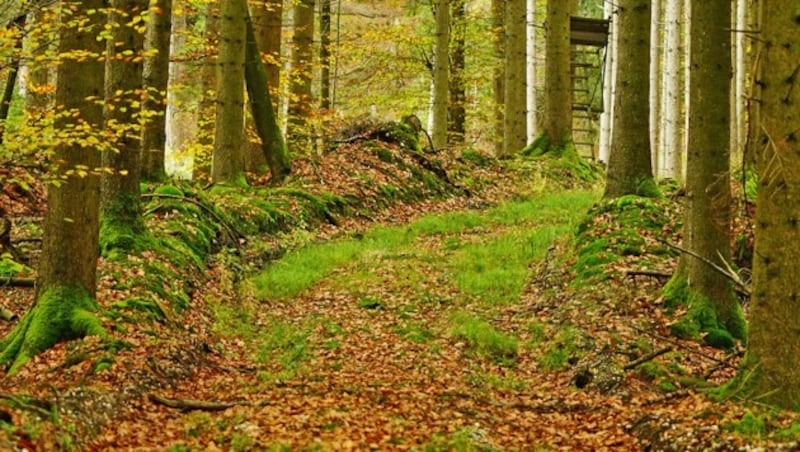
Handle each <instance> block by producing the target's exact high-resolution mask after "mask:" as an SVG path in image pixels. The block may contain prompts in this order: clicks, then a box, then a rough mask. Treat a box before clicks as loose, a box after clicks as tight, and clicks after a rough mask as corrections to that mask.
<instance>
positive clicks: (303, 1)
mask: <svg viewBox="0 0 800 452" xmlns="http://www.w3.org/2000/svg"><path fill="white" fill-rule="evenodd" d="M293 11H294V38H293V39H292V44H293V46H292V74H291V79H290V82H289V85H290V86H289V91H290V93H291V94H290V96H289V112H288V114H289V130H288V133H287V135H288V138H289V143H290V144H291V145H292V146H296V147H298V148H299V149H306V150H308V149H310V148H311V141H310V140H311V130H310V129H311V124H309V119H310V118H311V103H312V100H313V99H312V95H311V76H312V74H313V65H312V59H313V55H314V0H300V1H299V2H297V3H296V4H295V5H294V9H293Z"/></svg>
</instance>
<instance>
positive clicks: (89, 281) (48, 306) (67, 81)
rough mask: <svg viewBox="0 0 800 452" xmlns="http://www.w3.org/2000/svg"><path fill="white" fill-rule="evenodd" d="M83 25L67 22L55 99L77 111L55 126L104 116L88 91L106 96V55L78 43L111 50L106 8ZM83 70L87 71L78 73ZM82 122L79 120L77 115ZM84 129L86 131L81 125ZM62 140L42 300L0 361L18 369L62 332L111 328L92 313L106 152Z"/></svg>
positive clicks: (90, 2)
mask: <svg viewBox="0 0 800 452" xmlns="http://www.w3.org/2000/svg"><path fill="white" fill-rule="evenodd" d="M105 6H106V5H105V2H104V1H103V0H84V1H83V2H82V3H80V5H79V7H78V8H77V10H76V11H74V14H72V15H70V16H69V17H68V19H67V18H66V17H65V19H64V20H69V21H70V22H71V21H73V20H75V19H76V18H79V17H81V16H82V15H84V14H86V12H88V11H89V10H94V11H97V10H100V9H101V8H104V7H105ZM84 17H85V21H82V23H81V27H80V29H74V28H65V29H62V31H61V36H60V38H59V43H58V53H59V55H64V57H62V61H61V62H60V65H59V76H58V85H57V87H56V94H55V101H56V104H57V105H58V106H59V108H61V109H63V111H65V112H74V114H65V115H59V116H58V117H57V118H56V122H55V128H56V129H57V130H61V131H69V130H75V129H76V128H77V130H85V131H88V133H93V132H95V131H98V130H100V128H101V127H102V124H103V107H102V105H101V104H100V103H99V102H94V101H87V99H102V98H103V72H104V70H103V63H101V62H99V61H98V59H96V58H82V57H80V56H79V57H74V56H73V57H72V58H69V56H68V55H83V53H76V51H80V52H84V51H88V52H92V53H94V54H96V55H101V54H102V53H103V50H104V49H103V47H104V45H105V44H104V42H103V41H102V40H97V39H96V36H97V35H98V33H100V31H101V30H102V29H103V24H104V23H105V16H104V15H103V14H97V13H95V14H86V15H85V16H84ZM75 74H80V76H79V77H75V76H74V75H75ZM76 122H77V123H76ZM74 133H79V134H82V133H83V132H77V131H76V132H74ZM74 138H75V139H72V140H62V141H61V142H60V143H59V144H58V145H57V146H56V148H55V150H54V156H53V161H55V162H59V163H60V165H59V166H58V167H57V168H55V169H54V170H53V171H54V172H53V173H52V176H54V180H58V181H59V182H60V183H59V184H48V185H47V192H48V193H47V195H48V196H47V202H48V205H47V212H46V213H45V218H44V234H43V237H44V238H43V242H42V256H41V260H40V263H39V272H38V273H39V278H38V281H37V293H36V302H35V304H34V306H33V308H32V309H31V310H30V311H29V312H28V313H27V314H26V315H25V317H23V319H22V320H21V321H20V323H19V324H17V326H16V327H15V328H14V330H13V331H12V332H11V333H10V334H9V335H8V336H7V337H6V338H5V339H4V340H3V341H2V342H0V350H2V351H1V352H0V363H2V364H11V367H10V369H9V372H10V373H13V372H16V371H17V370H18V369H19V368H20V367H21V366H22V365H23V364H24V363H25V362H26V361H28V360H29V359H30V358H31V357H32V356H34V355H36V354H37V353H40V352H42V351H44V350H46V349H47V348H49V347H51V346H52V345H53V344H55V343H56V342H58V341H60V340H62V339H73V338H76V337H81V336H84V335H87V334H103V329H102V327H101V326H100V322H99V321H98V320H97V319H96V318H95V317H94V316H93V315H92V314H91V312H92V311H94V310H96V308H97V304H96V302H95V300H94V293H95V283H96V268H97V254H98V253H97V251H98V230H99V221H98V220H99V201H100V177H99V174H97V172H96V171H95V170H94V169H95V168H99V167H100V164H101V162H100V152H99V149H98V148H97V147H95V146H86V145H85V141H84V140H81V138H85V136H83V135H80V136H74Z"/></svg>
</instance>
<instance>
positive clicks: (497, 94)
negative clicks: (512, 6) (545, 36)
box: [492, 0, 506, 155]
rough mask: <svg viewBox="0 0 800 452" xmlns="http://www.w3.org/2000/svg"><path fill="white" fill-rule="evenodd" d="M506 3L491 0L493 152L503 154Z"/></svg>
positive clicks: (500, 0) (503, 0)
mask: <svg viewBox="0 0 800 452" xmlns="http://www.w3.org/2000/svg"><path fill="white" fill-rule="evenodd" d="M505 21H506V2H505V0H492V43H493V50H494V52H493V54H494V65H493V67H492V92H493V93H494V105H493V107H494V152H495V154H496V155H501V154H502V153H503V135H505V133H504V132H503V124H504V123H505V114H504V112H505V108H506V101H505V99H506V88H505V82H506V51H505V49H506V31H505Z"/></svg>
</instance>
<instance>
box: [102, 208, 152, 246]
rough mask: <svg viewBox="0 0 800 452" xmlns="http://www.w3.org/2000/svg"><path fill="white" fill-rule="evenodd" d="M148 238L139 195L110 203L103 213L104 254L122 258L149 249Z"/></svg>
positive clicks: (103, 209)
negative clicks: (133, 252)
mask: <svg viewBox="0 0 800 452" xmlns="http://www.w3.org/2000/svg"><path fill="white" fill-rule="evenodd" d="M149 245H150V239H149V237H148V236H147V233H146V229H145V225H144V218H143V217H142V208H141V202H140V200H139V197H138V196H132V195H128V194H120V195H119V196H118V197H117V198H115V199H111V200H108V201H106V202H105V203H104V204H103V206H102V210H101V212H100V253H101V255H103V256H106V257H112V258H116V259H119V258H120V256H125V255H127V254H128V253H130V252H132V251H136V250H143V249H147V248H148V247H149Z"/></svg>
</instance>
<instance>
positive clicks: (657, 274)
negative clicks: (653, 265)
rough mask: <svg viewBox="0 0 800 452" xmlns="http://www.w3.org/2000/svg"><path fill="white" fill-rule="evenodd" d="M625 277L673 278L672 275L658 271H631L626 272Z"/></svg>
mask: <svg viewBox="0 0 800 452" xmlns="http://www.w3.org/2000/svg"><path fill="white" fill-rule="evenodd" d="M625 276H652V277H655V278H671V277H672V273H667V272H660V271H658V270H646V269H640V270H637V269H630V270H625Z"/></svg>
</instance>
